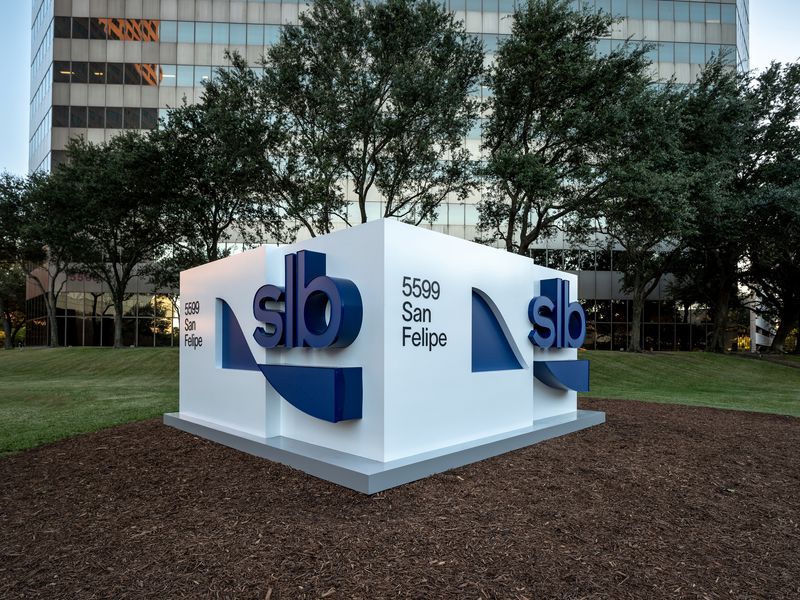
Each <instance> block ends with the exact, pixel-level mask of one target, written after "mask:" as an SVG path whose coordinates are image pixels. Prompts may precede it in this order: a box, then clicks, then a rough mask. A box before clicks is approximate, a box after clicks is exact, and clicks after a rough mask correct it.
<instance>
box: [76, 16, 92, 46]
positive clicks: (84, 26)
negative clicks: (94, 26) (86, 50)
mask: <svg viewBox="0 0 800 600" xmlns="http://www.w3.org/2000/svg"><path fill="white" fill-rule="evenodd" d="M72 37H73V38H75V39H78V40H87V39H89V19H88V18H86V17H73V18H72Z"/></svg>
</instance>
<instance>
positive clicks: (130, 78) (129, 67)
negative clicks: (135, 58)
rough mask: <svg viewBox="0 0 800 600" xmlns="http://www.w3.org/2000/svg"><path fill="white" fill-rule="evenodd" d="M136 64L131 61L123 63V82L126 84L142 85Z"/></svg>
mask: <svg viewBox="0 0 800 600" xmlns="http://www.w3.org/2000/svg"><path fill="white" fill-rule="evenodd" d="M137 66H138V65H135V64H131V63H126V64H125V83H126V84H127V85H142V74H141V72H140V70H139V69H138V68H137Z"/></svg>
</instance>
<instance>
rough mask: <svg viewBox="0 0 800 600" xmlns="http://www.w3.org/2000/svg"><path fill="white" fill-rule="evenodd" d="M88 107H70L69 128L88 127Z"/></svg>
mask: <svg viewBox="0 0 800 600" xmlns="http://www.w3.org/2000/svg"><path fill="white" fill-rule="evenodd" d="M86 122H87V121H86V107H85V106H70V108H69V126H70V127H86Z"/></svg>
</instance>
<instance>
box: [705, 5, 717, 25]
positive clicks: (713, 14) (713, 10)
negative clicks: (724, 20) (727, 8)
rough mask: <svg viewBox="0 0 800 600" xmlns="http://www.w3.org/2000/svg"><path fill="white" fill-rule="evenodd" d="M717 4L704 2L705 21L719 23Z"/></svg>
mask: <svg viewBox="0 0 800 600" xmlns="http://www.w3.org/2000/svg"><path fill="white" fill-rule="evenodd" d="M719 22H720V13H719V4H706V23H719Z"/></svg>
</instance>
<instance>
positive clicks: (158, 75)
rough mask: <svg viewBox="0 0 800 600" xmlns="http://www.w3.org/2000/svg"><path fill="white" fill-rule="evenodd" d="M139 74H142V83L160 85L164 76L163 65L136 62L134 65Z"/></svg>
mask: <svg viewBox="0 0 800 600" xmlns="http://www.w3.org/2000/svg"><path fill="white" fill-rule="evenodd" d="M133 66H134V68H135V69H136V71H137V72H138V73H139V75H141V76H142V83H143V84H144V85H159V84H160V83H161V80H162V79H163V78H164V72H163V71H162V70H161V67H160V66H158V65H154V64H152V63H145V64H141V65H140V64H138V63H137V64H135V65H133Z"/></svg>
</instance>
